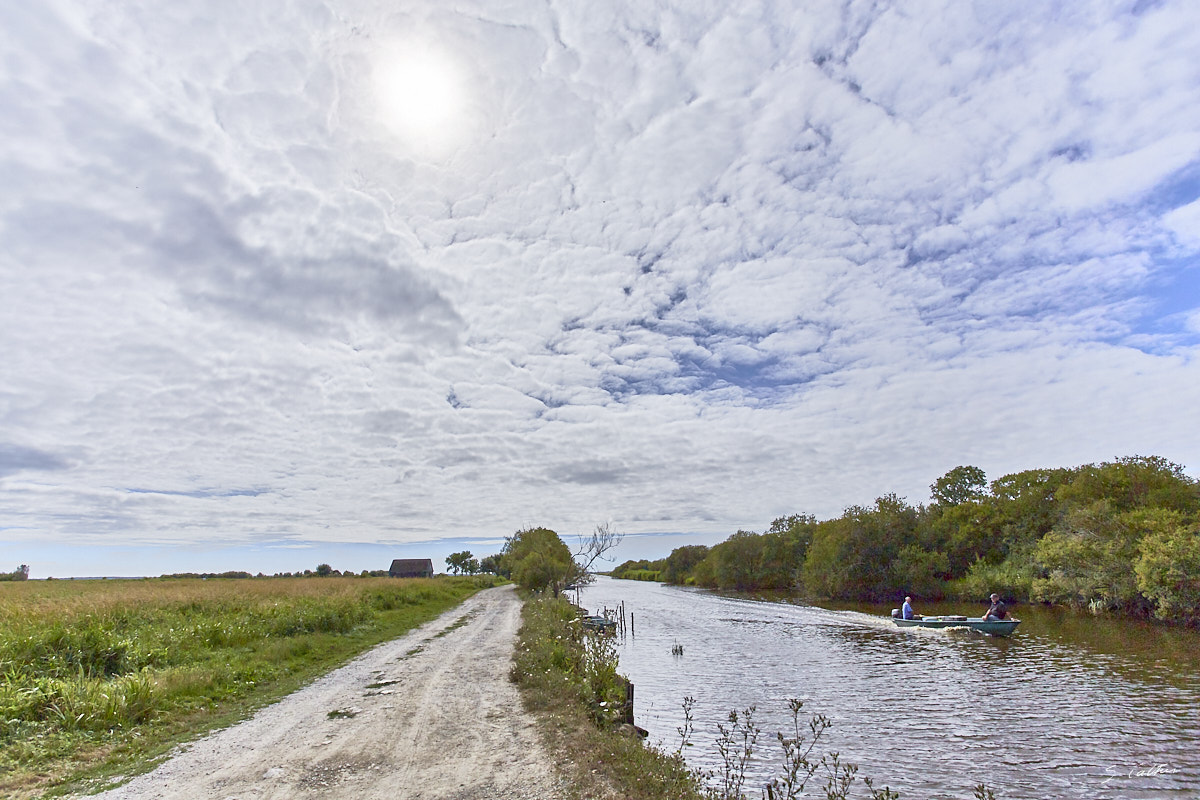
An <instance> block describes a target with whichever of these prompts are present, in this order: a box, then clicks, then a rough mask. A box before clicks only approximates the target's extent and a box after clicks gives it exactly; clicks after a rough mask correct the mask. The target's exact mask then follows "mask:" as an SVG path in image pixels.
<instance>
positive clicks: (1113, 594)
mask: <svg viewBox="0 0 1200 800" xmlns="http://www.w3.org/2000/svg"><path fill="white" fill-rule="evenodd" d="M930 491H931V498H930V503H929V504H928V505H925V504H921V505H918V506H915V507H914V506H912V505H909V504H908V503H907V502H906V501H905V500H904V499H903V498H900V497H897V496H896V495H895V494H888V495H884V496H883V497H879V498H877V499H876V500H875V502H874V503H873V504H871V505H869V506H852V507H850V508H848V509H846V510H845V512H844V513H843V514H842V515H841V516H840V517H837V518H835V519H828V520H822V521H818V520H817V519H816V518H815V517H813V516H812V515H808V514H793V515H790V516H785V517H780V518H778V519H776V520H774V521H773V522H772V523H771V525H770V527H769V528H768V529H767V530H766V531H764V532H762V533H755V532H752V531H741V530H739V531H738V532H737V533H735V534H733V535H732V536H730V537H729V538H728V539H726V540H725V541H724V542H721V543H720V544H717V545H715V546H713V547H706V546H704V545H690V546H687V547H680V548H676V549H675V550H673V551H672V552H671V554H670V555H669V556H667V557H666V558H664V559H660V560H658V561H627V562H625V563H624V564H621V565H620V566H618V567H617V568H616V569H615V570H613V573H612V574H613V575H614V576H615V577H628V578H641V579H649V580H661V581H664V582H667V583H675V584H690V585H697V586H704V587H708V588H713V589H722V590H732V591H741V592H760V591H776V592H784V593H792V594H799V595H802V596H808V597H815V598H832V599H845V600H869V601H895V600H897V599H899V598H902V597H904V595H906V594H908V595H912V596H913V597H914V598H919V599H926V600H938V599H943V598H950V599H971V600H981V599H983V598H986V597H987V596H988V595H989V594H990V593H991V592H993V591H994V592H998V593H1000V594H1001V595H1002V596H1003V597H1005V598H1006V599H1007V600H1010V601H1024V602H1038V603H1055V604H1066V605H1072V606H1076V607H1081V606H1082V607H1089V608H1091V609H1092V610H1093V611H1101V610H1113V611H1120V612H1124V613H1129V614H1134V615H1141V616H1150V615H1153V616H1156V617H1158V618H1160V619H1166V620H1174V621H1179V622H1185V623H1190V624H1193V625H1196V624H1200V482H1197V481H1196V480H1194V479H1192V478H1189V477H1188V476H1187V475H1185V474H1184V472H1183V467H1181V466H1179V465H1178V464H1174V463H1172V462H1170V461H1168V460H1166V459H1164V458H1161V457H1158V456H1132V457H1127V458H1119V459H1116V460H1115V461H1107V462H1101V463H1098V464H1085V465H1083V466H1079V467H1074V468H1058V469H1033V470H1026V471H1024V472H1017V473H1014V474H1011V475H1004V476H1003V477H1000V478H997V479H996V480H993V481H991V482H990V483H989V482H988V481H987V479H986V475H985V474H984V472H983V470H981V469H980V468H978V467H974V466H959V467H955V468H954V469H952V470H950V471H949V472H948V473H946V474H945V475H943V476H942V477H941V478H938V479H937V480H936V481H934V483H933V484H932V485H931V486H930Z"/></svg>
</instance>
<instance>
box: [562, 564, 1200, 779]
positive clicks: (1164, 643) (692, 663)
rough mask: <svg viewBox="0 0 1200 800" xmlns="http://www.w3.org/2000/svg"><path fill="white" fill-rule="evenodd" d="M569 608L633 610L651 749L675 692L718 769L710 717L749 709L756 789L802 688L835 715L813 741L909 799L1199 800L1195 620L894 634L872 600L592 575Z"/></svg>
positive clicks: (772, 765) (622, 647) (634, 655)
mask: <svg viewBox="0 0 1200 800" xmlns="http://www.w3.org/2000/svg"><path fill="white" fill-rule="evenodd" d="M580 602H581V604H582V605H583V606H585V607H586V608H588V609H589V610H591V611H596V610H600V609H602V608H604V607H605V606H607V607H609V608H615V607H616V606H617V605H618V604H619V603H622V602H623V603H624V604H625V609H626V615H627V618H628V617H630V616H631V617H632V623H633V624H632V631H631V632H630V631H629V630H628V627H627V634H626V636H624V637H623V638H621V639H620V640H619V651H620V658H621V671H622V672H624V673H625V674H626V675H627V676H629V678H630V680H632V681H633V682H634V684H635V686H636V703H635V714H636V718H637V722H638V724H639V725H641V726H642V727H644V728H646V729H648V730H649V731H650V741H651V742H652V743H656V744H658V745H660V746H661V747H662V748H663V749H666V750H671V751H673V750H675V749H676V748H677V747H678V745H679V741H680V736H679V734H678V728H679V727H680V726H681V725H682V724H683V705H682V703H683V698H684V697H686V696H691V697H694V698H695V699H696V705H695V708H694V710H693V717H694V719H695V731H696V732H695V734H694V735H693V736H692V741H693V743H694V744H693V746H692V747H690V748H687V749H686V750H685V752H684V755H685V758H686V759H687V760H688V762H689V763H691V764H692V765H693V766H697V767H700V768H702V769H713V768H716V767H718V766H719V764H720V762H719V756H718V754H717V752H716V748H715V746H714V741H715V739H716V735H717V732H716V723H717V722H724V721H725V720H726V717H727V716H728V713H729V711H730V710H732V709H743V708H746V707H748V706H751V705H753V706H756V707H757V710H756V712H755V719H756V720H757V722H758V723H759V724H760V725H761V726H762V728H763V734H762V736H761V737H760V739H759V745H760V756H761V758H759V759H756V760H755V762H754V763H753V764H752V767H751V780H750V781H749V782H748V783H749V785H750V786H751V787H752V789H753V790H752V791H751V792H750V796H751V797H757V796H758V791H757V787H758V786H761V785H762V784H763V783H764V782H765V781H766V780H768V779H769V778H770V776H771V775H772V774H774V772H775V771H776V770H777V767H778V764H779V760H778V745H777V743H776V741H775V733H776V731H784V730H786V726H787V725H789V724H790V718H789V712H788V710H787V702H788V699H789V698H792V697H799V698H801V699H803V700H804V703H805V715H806V717H807V714H809V713H820V714H824V715H825V716H827V717H829V719H830V720H831V721H832V722H833V727H832V728H830V729H829V731H828V732H827V733H826V734H825V737H824V739H823V746H822V748H821V749H822V752H833V751H836V752H838V753H840V755H841V757H842V758H843V760H846V761H850V762H853V763H855V764H857V765H858V766H859V768H860V773H859V774H860V775H865V776H869V777H872V778H873V779H874V780H875V784H876V786H883V785H888V786H890V787H891V788H892V789H893V790H896V791H899V792H900V793H901V796H902V797H904V798H930V797H962V798H970V797H972V787H974V786H975V784H977V783H980V782H983V783H986V784H987V785H988V786H989V787H990V788H992V789H993V790H994V791H995V792H996V795H997V797H998V798H1000V799H1001V800H1018V799H1020V798H1031V799H1032V798H1038V799H1041V798H1086V800H1100V799H1101V798H1113V799H1114V800H1116V799H1118V798H1120V799H1130V800H1132V798H1197V799H1198V800H1200V636H1197V635H1196V634H1195V633H1194V632H1191V631H1184V630H1172V629H1165V628H1163V627H1162V626H1157V625H1153V624H1149V623H1140V622H1136V621H1126V620H1107V619H1096V618H1094V617H1091V616H1090V615H1079V614H1073V613H1069V612H1064V611H1061V610H1048V609H1043V608H1030V607H1025V606H1019V607H1017V608H1016V615H1017V616H1018V617H1020V618H1021V619H1022V620H1023V623H1022V625H1021V627H1020V629H1019V630H1018V631H1017V632H1016V634H1015V635H1014V636H1012V637H1011V638H1009V639H999V638H993V637H988V636H983V635H980V634H974V633H971V634H961V633H953V632H946V631H929V630H923V629H913V628H906V629H900V628H897V627H896V626H895V625H893V624H892V622H891V621H890V619H888V618H887V617H886V615H887V613H888V610H889V609H888V608H884V607H871V606H849V607H844V608H837V609H828V608H816V607H812V606H804V605H796V604H790V603H781V602H767V601H761V600H749V599H744V598H733V597H725V596H720V595H717V594H713V593H709V592H705V591H702V590H697V589H691V588H684V587H673V586H665V585H660V584H654V583H645V582H639V581H620V580H612V579H609V578H604V577H601V578H600V579H599V580H598V581H597V583H596V584H594V585H592V586H589V587H587V588H586V589H585V590H584V591H583V593H582V596H581V598H580ZM918 610H919V611H922V612H925V613H963V614H968V613H971V614H973V613H976V609H974V608H972V607H970V606H967V607H965V608H964V607H962V606H953V607H950V606H943V607H938V608H934V607H930V606H924V607H922V608H919V609H918ZM982 612H983V608H982V607H980V608H979V610H978V613H982ZM675 644H679V645H681V646H682V647H683V654H682V655H681V656H675V655H673V654H672V647H673V645H675ZM860 788H861V787H860ZM818 789H819V787H818V786H810V790H811V792H812V794H813V795H814V796H816V794H817V790H818ZM852 796H862V793H861V792H856V793H854V795H852Z"/></svg>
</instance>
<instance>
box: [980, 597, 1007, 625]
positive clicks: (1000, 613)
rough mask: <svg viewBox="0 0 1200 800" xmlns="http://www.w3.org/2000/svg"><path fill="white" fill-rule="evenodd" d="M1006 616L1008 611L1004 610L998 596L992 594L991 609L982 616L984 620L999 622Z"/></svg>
mask: <svg viewBox="0 0 1200 800" xmlns="http://www.w3.org/2000/svg"><path fill="white" fill-rule="evenodd" d="M1007 616H1008V610H1007V609H1005V608H1004V602H1003V601H1002V600H1001V599H1000V595H998V594H996V593H995V592H992V607H991V608H989V609H988V610H987V613H986V614H984V615H983V618H984V619H985V620H1001V619H1004V618H1005V617H1007Z"/></svg>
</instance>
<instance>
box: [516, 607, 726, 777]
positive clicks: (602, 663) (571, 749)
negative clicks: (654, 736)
mask: <svg viewBox="0 0 1200 800" xmlns="http://www.w3.org/2000/svg"><path fill="white" fill-rule="evenodd" d="M522 620H523V624H522V627H521V632H520V638H519V642H518V645H517V653H516V658H515V659H514V663H513V668H512V672H511V677H512V679H513V680H514V681H516V682H517V684H518V686H519V687H520V689H521V696H522V700H523V702H524V704H525V706H526V708H527V709H528V710H529V711H531V712H532V713H533V714H534V715H535V716H536V717H537V718H538V720H539V722H540V723H541V732H542V738H543V741H544V742H545V744H546V746H547V749H548V750H549V751H550V753H551V754H552V756H553V757H554V759H555V762H556V763H557V765H558V767H559V770H560V772H562V773H563V774H564V777H566V778H567V780H568V782H569V785H570V790H571V792H572V796H573V797H574V798H600V797H611V796H613V795H614V794H615V795H616V796H619V797H622V798H628V800H660V799H661V798H673V799H674V800H699V798H702V797H704V796H705V795H704V793H703V788H702V787H701V785H700V783H699V781H698V778H697V777H696V776H695V775H694V774H693V773H692V771H691V770H689V769H688V768H687V765H686V764H684V762H683V760H682V759H680V758H679V757H677V756H674V755H670V754H667V753H663V752H661V751H659V750H657V749H655V748H652V747H648V746H645V745H644V744H643V743H642V740H641V739H640V738H639V737H637V736H636V735H634V736H630V735H627V734H626V733H622V731H621V727H620V722H621V718H622V713H621V711H620V705H621V703H622V702H623V701H624V696H625V695H624V684H623V683H622V682H621V681H622V679H620V678H619V677H618V675H617V671H616V655H615V652H614V651H610V650H608V649H606V647H605V642H606V641H608V640H607V639H606V637H603V636H596V635H594V634H590V633H587V632H585V631H583V629H582V626H581V625H580V624H579V619H578V615H577V613H576V610H575V608H574V607H573V606H571V605H570V604H569V603H567V602H566V601H565V600H563V599H561V598H558V599H554V598H534V599H530V600H528V601H527V602H526V603H525V608H524V609H523V611H522ZM610 656H611V657H610ZM626 730H627V729H626Z"/></svg>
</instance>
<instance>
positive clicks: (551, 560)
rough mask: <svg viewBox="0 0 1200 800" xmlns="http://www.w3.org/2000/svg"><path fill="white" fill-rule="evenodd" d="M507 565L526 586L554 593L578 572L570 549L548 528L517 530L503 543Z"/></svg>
mask: <svg viewBox="0 0 1200 800" xmlns="http://www.w3.org/2000/svg"><path fill="white" fill-rule="evenodd" d="M502 556H503V561H504V568H505V569H506V570H508V571H509V574H510V575H511V576H512V579H513V580H515V581H516V582H517V583H518V584H520V585H521V586H522V587H524V588H525V589H528V590H530V591H533V592H542V591H546V590H547V589H549V590H550V591H551V592H553V593H554V595H555V596H557V595H558V593H559V592H561V591H562V589H563V587H564V586H566V585H567V584H568V583H569V582H570V580H571V578H572V577H573V576H574V575H575V571H576V564H575V560H574V559H573V558H572V557H571V551H570V550H569V549H568V548H567V546H566V545H565V544H563V541H562V539H560V538H558V534H557V533H555V532H554V531H552V530H550V529H549V528H528V529H526V530H523V531H517V532H516V533H515V534H513V535H512V536H511V537H510V538H508V539H507V540H506V541H505V542H504V552H503V553H502Z"/></svg>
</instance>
